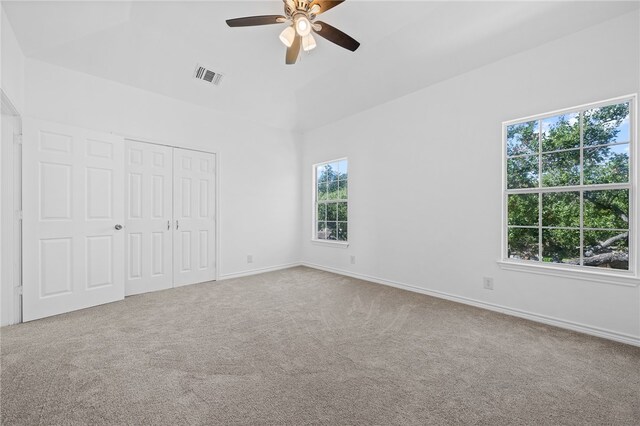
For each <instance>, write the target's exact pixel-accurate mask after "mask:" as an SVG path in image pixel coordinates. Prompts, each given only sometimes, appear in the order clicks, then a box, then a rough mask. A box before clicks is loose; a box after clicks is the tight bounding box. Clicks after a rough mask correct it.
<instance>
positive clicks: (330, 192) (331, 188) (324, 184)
mask: <svg viewBox="0 0 640 426" xmlns="http://www.w3.org/2000/svg"><path fill="white" fill-rule="evenodd" d="M313 170H314V201H315V203H314V204H315V209H314V215H313V239H314V240H321V241H334V242H347V241H348V232H349V224H348V222H349V220H348V214H349V213H348V210H349V209H348V205H349V196H348V192H349V190H348V187H349V181H348V177H349V170H348V162H347V159H346V158H343V159H340V160H334V161H329V162H326V163H321V164H316V165H314V166H313Z"/></svg>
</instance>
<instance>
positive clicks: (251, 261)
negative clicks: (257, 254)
mask: <svg viewBox="0 0 640 426" xmlns="http://www.w3.org/2000/svg"><path fill="white" fill-rule="evenodd" d="M247 263H253V255H252V254H248V255H247Z"/></svg>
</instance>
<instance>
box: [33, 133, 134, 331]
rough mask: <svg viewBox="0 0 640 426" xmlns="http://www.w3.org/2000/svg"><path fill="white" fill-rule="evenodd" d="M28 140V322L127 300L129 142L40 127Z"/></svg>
mask: <svg viewBox="0 0 640 426" xmlns="http://www.w3.org/2000/svg"><path fill="white" fill-rule="evenodd" d="M23 133H24V137H23V212H24V213H23V215H24V219H23V266H24V267H23V280H24V284H23V286H24V287H23V292H24V294H23V319H24V320H25V321H30V320H34V319H37V318H43V317H47V316H50V315H56V314H60V313H63V312H69V311H73V310H76V309H82V308H86V307H89V306H94V305H99V304H102V303H108V302H112V301H115V300H119V299H122V298H124V252H125V251H124V231H123V230H121V228H122V225H123V224H124V202H123V201H124V159H123V152H124V141H123V140H122V138H120V137H117V136H114V135H111V134H103V133H96V132H90V131H87V130H84V129H79V128H74V127H69V126H63V125H58V124H54V123H47V122H42V121H36V120H26V121H25V125H24V132H23ZM117 228H120V229H117Z"/></svg>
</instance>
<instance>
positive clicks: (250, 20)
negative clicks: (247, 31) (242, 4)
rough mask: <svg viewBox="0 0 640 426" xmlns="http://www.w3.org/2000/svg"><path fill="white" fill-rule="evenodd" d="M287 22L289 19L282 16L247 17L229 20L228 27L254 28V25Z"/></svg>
mask: <svg viewBox="0 0 640 426" xmlns="http://www.w3.org/2000/svg"><path fill="white" fill-rule="evenodd" d="M286 20H287V18H285V17H284V16H282V15H261V16H246V17H244V18H234V19H227V25H229V26H230V27H252V26H254V25H271V24H281V23H283V22H285V21H286Z"/></svg>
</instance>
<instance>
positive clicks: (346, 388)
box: [1, 267, 640, 425]
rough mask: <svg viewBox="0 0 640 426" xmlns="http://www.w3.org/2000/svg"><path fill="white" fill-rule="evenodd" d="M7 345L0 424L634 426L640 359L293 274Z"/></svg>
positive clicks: (47, 328) (96, 317) (151, 300)
mask: <svg viewBox="0 0 640 426" xmlns="http://www.w3.org/2000/svg"><path fill="white" fill-rule="evenodd" d="M1 339H2V340H1V344H2V382H1V386H2V388H1V389H2V396H1V402H2V406H1V410H2V422H3V424H21V425H37V424H42V425H53V424H167V425H176V424H256V425H257V424H273V425H281V424H287V425H304V424H331V425H334V424H342V425H347V424H349V425H353V424H376V425H390V424H420V425H425V424H437V425H449V424H486V425H502V424H519V425H522V424H535V425H544V424H549V425H558V424H568V425H587V424H592V425H631V424H636V425H637V424H638V422H639V420H640V348H635V347H632V346H626V345H623V344H617V343H613V342H609V341H606V340H602V339H598V338H593V337H589V336H586V335H581V334H577V333H573V332H569V331H564V330H560V329H557V328H553V327H548V326H544V325H540V324H537V323H533V322H529V321H525V320H520V319H516V318H512V317H508V316H504V315H500V314H496V313H492V312H489V311H485V310H481V309H476V308H472V307H468V306H465V305H460V304H456V303H453V302H448V301H444V300H439V299H435V298H431V297H427V296H423V295H419V294H414V293H410V292H406V291H402V290H398V289H394V288H389V287H384V286H381V285H377V284H371V283H367V282H363V281H359V280H355V279H351V278H347V277H342V276H338V275H334V274H330V273H327V272H321V271H317V270H313V269H308V268H302V267H300V268H293V269H288V270H284V271H278V272H272V273H267V274H262V275H256V276H252V277H247V278H239V279H234V280H228V281H222V282H214V283H205V284H198V285H194V286H189V287H183V288H178V289H172V290H167V291H162V292H157V293H150V294H144V295H139V296H133V297H128V298H126V299H125V300H124V301H121V302H117V303H112V304H109V305H103V306H100V307H96V308H91V309H87V310H84V311H79V312H74V313H70V314H65V315H60V316H57V317H53V318H48V319H44V320H40V321H34V322H31V323H27V324H21V325H17V326H12V327H7V328H3V329H2V336H1Z"/></svg>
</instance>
